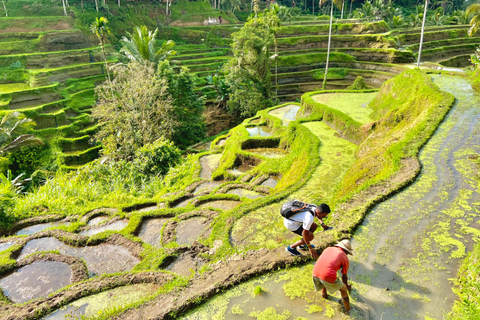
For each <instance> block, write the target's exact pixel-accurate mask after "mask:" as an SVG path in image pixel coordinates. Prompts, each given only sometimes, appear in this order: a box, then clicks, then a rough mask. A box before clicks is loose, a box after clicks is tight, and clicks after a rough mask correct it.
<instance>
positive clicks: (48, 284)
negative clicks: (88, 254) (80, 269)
mask: <svg viewBox="0 0 480 320" xmlns="http://www.w3.org/2000/svg"><path fill="white" fill-rule="evenodd" d="M71 276H72V270H71V268H70V266H69V265H68V264H66V263H61V262H54V261H44V262H35V263H32V264H30V265H27V266H25V267H21V268H19V269H18V270H16V271H14V272H13V273H11V274H10V275H7V276H5V277H3V278H2V279H1V280H0V287H1V288H2V289H3V293H4V294H5V295H6V296H7V297H8V298H10V299H11V300H12V301H13V302H15V303H23V302H26V301H29V300H32V299H35V298H39V297H46V296H48V295H49V294H50V293H53V292H55V291H57V290H58V289H61V288H63V287H65V286H67V285H69V284H70V278H71Z"/></svg>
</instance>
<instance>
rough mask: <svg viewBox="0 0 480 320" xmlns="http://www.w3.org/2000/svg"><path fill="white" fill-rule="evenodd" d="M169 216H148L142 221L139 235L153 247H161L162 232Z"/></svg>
mask: <svg viewBox="0 0 480 320" xmlns="http://www.w3.org/2000/svg"><path fill="white" fill-rule="evenodd" d="M167 221H168V218H148V219H145V220H144V221H143V222H142V226H141V228H140V232H139V233H138V237H139V238H140V239H142V240H143V241H144V242H146V243H148V244H149V245H151V246H153V247H157V248H158V247H160V232H161V231H162V228H163V225H164V224H165V223H166V222H167Z"/></svg>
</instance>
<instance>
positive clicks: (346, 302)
mask: <svg viewBox="0 0 480 320" xmlns="http://www.w3.org/2000/svg"><path fill="white" fill-rule="evenodd" d="M340 294H341V295H342V300H343V305H344V306H345V310H347V311H350V298H349V297H348V291H347V286H343V288H342V289H340Z"/></svg>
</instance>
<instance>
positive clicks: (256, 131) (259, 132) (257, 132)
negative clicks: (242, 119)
mask: <svg viewBox="0 0 480 320" xmlns="http://www.w3.org/2000/svg"><path fill="white" fill-rule="evenodd" d="M245 129H246V130H247V131H248V134H249V136H250V137H253V136H261V137H268V136H271V135H272V134H271V132H272V129H270V127H268V126H261V127H251V128H245Z"/></svg>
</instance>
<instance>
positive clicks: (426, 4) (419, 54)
mask: <svg viewBox="0 0 480 320" xmlns="http://www.w3.org/2000/svg"><path fill="white" fill-rule="evenodd" d="M427 6H428V0H425V10H424V12H423V22H422V34H421V35H420V47H419V48H418V60H417V68H419V67H420V57H421V56H422V44H423V31H424V30H425V19H426V18H427Z"/></svg>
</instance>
